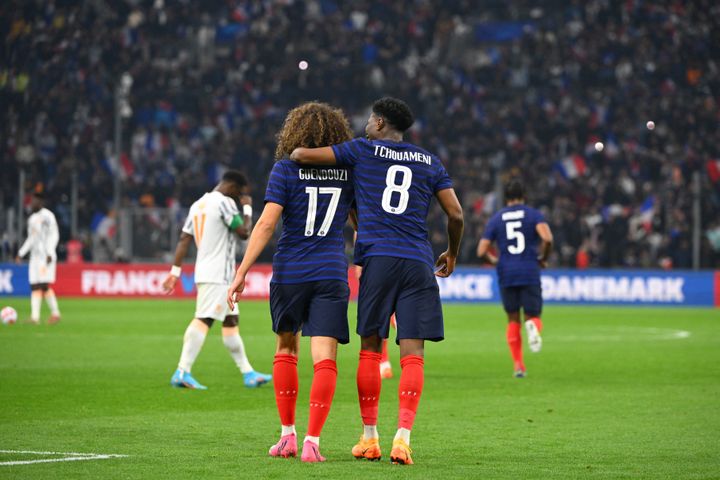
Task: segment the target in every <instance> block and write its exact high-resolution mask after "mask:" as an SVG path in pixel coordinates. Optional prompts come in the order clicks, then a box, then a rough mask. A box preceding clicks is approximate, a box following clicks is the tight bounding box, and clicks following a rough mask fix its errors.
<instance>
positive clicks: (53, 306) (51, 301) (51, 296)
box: [45, 288, 60, 317]
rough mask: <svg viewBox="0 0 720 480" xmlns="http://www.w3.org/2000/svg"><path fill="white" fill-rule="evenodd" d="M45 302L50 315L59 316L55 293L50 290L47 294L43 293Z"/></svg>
mask: <svg viewBox="0 0 720 480" xmlns="http://www.w3.org/2000/svg"><path fill="white" fill-rule="evenodd" d="M45 301H46V302H47V304H48V307H50V313H52V314H53V315H57V316H58V317H59V316H60V308H59V307H58V302H57V297H56V296H55V291H54V290H53V289H52V288H51V289H49V290H48V291H47V292H45Z"/></svg>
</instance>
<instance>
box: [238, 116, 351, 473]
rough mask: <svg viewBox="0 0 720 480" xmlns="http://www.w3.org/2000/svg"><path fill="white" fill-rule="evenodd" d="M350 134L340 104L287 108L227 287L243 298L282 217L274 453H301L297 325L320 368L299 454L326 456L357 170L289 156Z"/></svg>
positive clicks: (273, 300) (274, 302) (273, 288)
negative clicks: (323, 439) (324, 435)
mask: <svg viewBox="0 0 720 480" xmlns="http://www.w3.org/2000/svg"><path fill="white" fill-rule="evenodd" d="M349 138H352V132H351V130H350V127H349V125H348V121H347V119H346V118H345V116H344V115H343V113H342V111H340V110H336V109H333V108H331V107H330V106H329V105H326V104H322V103H306V104H303V105H301V106H299V107H297V108H295V109H293V110H291V111H290V113H288V116H287V118H286V119H285V123H284V124H283V127H282V130H281V131H280V133H279V134H278V146H277V150H276V152H275V156H276V158H277V160H278V161H277V162H276V163H275V166H274V167H273V169H272V172H271V173H270V180H269V181H268V185H267V190H266V193H265V208H264V210H263V212H262V215H261V216H260V219H259V220H258V221H257V223H256V224H255V228H254V229H253V232H252V234H251V236H250V240H249V242H248V246H247V251H246V252H245V256H244V257H243V261H242V263H241V264H240V267H239V268H238V271H237V273H236V276H235V280H234V282H233V284H232V285H231V287H230V289H229V290H228V303H229V304H233V303H234V302H236V301H237V300H238V297H239V294H240V293H241V292H242V291H243V289H244V288H245V276H246V275H247V273H248V270H250V267H251V266H252V265H253V264H254V263H255V261H256V260H257V258H258V256H259V255H260V252H261V251H262V250H263V249H264V248H265V246H266V245H267V243H268V241H269V240H270V238H271V237H272V235H273V232H274V231H275V226H276V225H277V223H278V220H279V219H280V218H281V217H282V222H283V230H282V235H281V236H280V240H279V242H278V245H277V251H276V252H275V255H274V257H273V277H272V282H271V283H270V314H271V316H272V322H273V331H274V332H275V333H276V334H277V350H276V354H275V361H274V362H273V380H274V384H275V400H276V403H277V408H278V413H279V414H280V423H281V426H282V433H281V437H280V441H278V443H277V444H275V445H274V446H273V447H271V448H270V452H269V453H270V455H271V456H275V457H294V456H296V455H297V437H296V431H295V404H296V401H297V392H298V371H297V359H298V348H299V342H300V336H299V335H300V331H302V335H303V336H309V337H311V338H310V349H311V353H312V359H313V365H314V371H315V374H314V376H313V382H312V387H311V389H310V415H309V420H308V429H307V436H306V437H305V440H304V442H303V450H302V456H301V459H302V461H304V462H322V461H325V458H324V457H323V456H321V455H320V449H319V445H320V432H321V430H322V427H323V425H324V424H325V420H326V419H327V416H328V413H329V411H330V405H331V403H332V399H333V396H334V394H335V384H336V379H337V367H336V363H335V360H336V357H337V345H338V343H343V344H345V343H348V341H349V337H350V335H349V331H348V319H347V307H348V298H349V295H350V289H349V287H348V265H347V259H346V257H345V240H344V237H343V226H344V225H345V223H346V221H347V219H348V214H349V212H350V210H351V206H352V203H353V182H352V173H351V171H350V170H349V169H347V168H342V167H321V166H314V167H304V166H299V165H297V164H296V163H295V162H291V161H289V160H287V159H286V158H287V156H288V155H289V154H290V152H292V151H293V149H295V148H296V147H301V146H306V147H313V146H319V145H331V144H334V143H340V142H344V141H346V140H348V139H349Z"/></svg>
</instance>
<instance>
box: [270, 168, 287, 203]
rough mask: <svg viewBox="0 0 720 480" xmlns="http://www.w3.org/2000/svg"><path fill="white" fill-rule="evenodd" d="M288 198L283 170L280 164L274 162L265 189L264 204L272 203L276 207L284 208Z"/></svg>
mask: <svg viewBox="0 0 720 480" xmlns="http://www.w3.org/2000/svg"><path fill="white" fill-rule="evenodd" d="M287 197H288V188H287V178H286V177H285V168H284V167H283V165H282V163H280V162H275V165H274V166H273V169H272V171H271V172H270V178H269V179H268V184H267V188H266V189H265V203H267V202H273V203H277V204H278V205H282V206H283V207H284V206H286V203H287Z"/></svg>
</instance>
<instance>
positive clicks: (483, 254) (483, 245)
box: [476, 238, 498, 265]
mask: <svg viewBox="0 0 720 480" xmlns="http://www.w3.org/2000/svg"><path fill="white" fill-rule="evenodd" d="M490 245H492V242H490V240H488V239H487V238H482V239H480V242H479V243H478V247H477V252H476V253H477V256H478V258H479V259H480V260H482V261H485V262H487V263H489V264H490V265H497V262H498V259H497V257H496V256H495V255H493V254H492V253H490Z"/></svg>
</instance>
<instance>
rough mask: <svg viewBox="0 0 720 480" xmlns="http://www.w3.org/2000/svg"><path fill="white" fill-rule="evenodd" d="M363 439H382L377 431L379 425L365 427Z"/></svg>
mask: <svg viewBox="0 0 720 480" xmlns="http://www.w3.org/2000/svg"><path fill="white" fill-rule="evenodd" d="M363 430H364V432H363V437H365V438H380V435H378V431H377V425H363Z"/></svg>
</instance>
